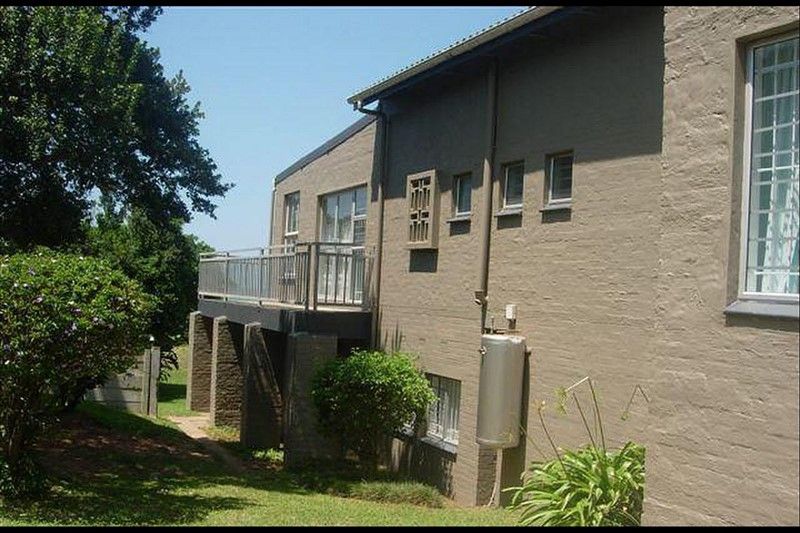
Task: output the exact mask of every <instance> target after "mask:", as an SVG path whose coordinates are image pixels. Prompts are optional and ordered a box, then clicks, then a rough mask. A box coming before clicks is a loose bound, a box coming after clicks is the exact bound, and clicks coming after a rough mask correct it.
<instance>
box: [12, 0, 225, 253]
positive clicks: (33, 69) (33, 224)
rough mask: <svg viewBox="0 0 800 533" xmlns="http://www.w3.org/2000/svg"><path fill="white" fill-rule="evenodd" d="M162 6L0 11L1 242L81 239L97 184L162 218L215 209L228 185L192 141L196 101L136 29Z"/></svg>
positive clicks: (117, 200)
mask: <svg viewBox="0 0 800 533" xmlns="http://www.w3.org/2000/svg"><path fill="white" fill-rule="evenodd" d="M159 13H160V8H154V7H146V8H140V7H136V6H116V7H97V6H84V7H76V6H35V7H22V6H11V7H7V6H6V7H0V240H5V241H7V242H9V243H11V244H12V245H14V246H16V247H17V248H29V247H31V246H33V245H37V244H39V245H45V246H50V247H63V246H65V245H66V244H68V243H71V242H75V241H79V240H80V239H81V227H82V221H83V220H84V219H85V218H86V216H87V214H88V210H89V207H90V197H91V196H92V194H97V193H98V192H99V193H100V194H102V195H103V196H105V197H106V198H108V199H109V201H111V202H112V203H113V204H114V205H119V206H126V207H137V208H139V209H141V210H143V212H145V213H146V214H147V216H148V218H150V220H152V221H154V222H155V223H159V222H160V221H163V222H164V224H165V225H167V226H168V225H169V224H171V223H172V222H171V221H172V220H173V219H175V218H178V219H181V220H183V221H186V222H188V221H189V220H190V218H191V213H192V212H193V211H194V212H201V213H206V214H208V215H211V216H212V217H213V216H214V210H215V205H214V203H213V202H212V200H213V198H214V197H219V196H222V195H224V194H225V192H226V191H227V190H229V189H230V187H231V186H232V185H230V184H225V183H222V182H221V176H220V174H219V173H218V172H217V167H216V165H215V163H214V161H213V160H212V158H211V157H210V155H209V153H208V151H207V150H206V149H204V148H203V147H201V146H200V144H199V143H198V140H197V136H198V121H199V120H200V119H201V118H202V116H203V114H202V112H201V110H200V106H199V103H196V104H195V105H193V106H190V105H189V104H188V102H187V100H186V95H187V94H188V92H189V90H190V88H189V85H188V83H187V82H186V80H185V79H184V78H183V75H182V73H179V74H178V75H177V76H175V77H174V78H173V79H167V78H166V77H165V76H164V72H163V67H162V66H161V64H160V63H159V60H160V57H159V52H158V50H157V49H155V48H152V47H149V46H147V44H146V43H144V42H143V41H142V40H140V38H139V36H138V35H137V33H136V32H139V31H144V30H146V29H147V27H148V26H149V25H150V24H151V23H152V22H153V20H155V17H156V16H157V15H158V14H159Z"/></svg>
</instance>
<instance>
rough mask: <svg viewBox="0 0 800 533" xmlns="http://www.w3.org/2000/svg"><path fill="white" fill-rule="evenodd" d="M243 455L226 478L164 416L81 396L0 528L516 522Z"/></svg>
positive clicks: (419, 493)
mask: <svg viewBox="0 0 800 533" xmlns="http://www.w3.org/2000/svg"><path fill="white" fill-rule="evenodd" d="M222 432H223V433H225V432H226V430H224V429H223V430H222ZM227 436H228V437H229V438H230V437H231V432H230V431H227ZM227 444H228V445H231V446H232V445H233V444H234V443H233V442H228V443H227ZM247 453H248V454H250V457H251V458H252V459H253V461H252V462H250V463H249V464H248V465H249V468H248V469H247V472H246V473H245V474H242V475H232V474H230V473H229V472H228V471H227V470H226V468H225V466H224V464H223V463H221V462H219V461H218V460H217V459H216V458H215V457H214V456H213V455H211V454H210V453H209V452H208V451H206V450H205V449H204V448H202V447H200V446H199V445H198V444H197V443H196V442H195V441H193V440H192V439H190V438H189V437H187V436H186V435H184V434H183V433H182V432H180V431H179V430H178V429H176V428H175V426H174V425H173V424H172V423H171V422H169V421H167V420H163V419H160V418H147V417H142V416H138V415H135V414H131V413H126V412H123V411H118V410H114V409H110V408H107V407H104V406H102V405H99V404H92V403H88V402H87V403H84V404H82V405H80V406H79V408H78V411H77V412H76V413H73V414H71V415H68V416H66V417H64V419H63V420H62V422H61V425H60V427H59V429H58V431H57V432H53V433H51V434H49V435H48V436H47V438H44V439H42V441H41V442H40V443H39V444H38V445H37V454H38V457H39V460H40V462H41V463H42V465H43V468H44V469H45V471H46V472H47V474H48V477H49V479H50V480H51V483H52V488H51V490H50V493H49V494H48V495H47V496H46V497H44V498H42V499H40V500H38V501H13V502H11V501H5V502H4V501H2V500H0V526H15V525H276V526H277V525H513V524H515V523H516V515H515V514H513V513H510V512H508V511H505V510H502V509H483V508H459V507H455V506H454V504H452V503H448V504H447V505H445V506H444V507H442V508H430V507H424V506H421V505H429V498H430V497H431V494H430V493H427V492H425V491H430V490H431V489H430V487H425V486H424V485H422V486H421V487H422V488H420V487H412V486H410V485H403V484H401V483H397V482H396V481H391V482H387V481H385V480H380V479H378V480H371V481H362V480H361V479H359V476H358V474H357V469H353V468H350V469H349V473H348V474H344V473H342V472H336V471H331V470H326V469H316V468H309V469H305V470H303V471H301V472H300V473H288V472H285V471H283V469H282V468H280V463H281V462H282V461H281V459H282V458H281V454H280V452H279V451H276V450H272V451H269V450H250V451H248V452H247ZM338 494H341V495H347V496H350V497H347V498H344V497H340V496H338ZM359 498H365V499H373V500H374V499H381V500H383V501H365V500H364V499H359ZM398 499H405V500H406V501H410V502H412V503H415V504H416V505H413V504H411V503H396V502H397V500H398Z"/></svg>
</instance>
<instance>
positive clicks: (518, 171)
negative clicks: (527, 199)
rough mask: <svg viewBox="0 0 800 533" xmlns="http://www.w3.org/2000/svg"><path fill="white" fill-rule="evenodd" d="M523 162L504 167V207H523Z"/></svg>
mask: <svg viewBox="0 0 800 533" xmlns="http://www.w3.org/2000/svg"><path fill="white" fill-rule="evenodd" d="M524 168H525V166H524V165H523V164H522V163H514V164H511V165H506V166H505V167H504V171H503V175H504V179H503V208H504V209H506V208H516V207H522V188H523V170H524Z"/></svg>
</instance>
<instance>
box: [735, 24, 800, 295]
mask: <svg viewBox="0 0 800 533" xmlns="http://www.w3.org/2000/svg"><path fill="white" fill-rule="evenodd" d="M799 56H800V54H798V38H797V37H794V38H789V39H786V38H784V39H783V40H779V41H777V42H771V43H768V44H763V45H760V46H754V47H753V48H751V49H750V57H749V62H750V76H749V79H748V98H747V104H748V109H747V117H748V120H749V123H750V124H751V126H750V128H749V132H748V133H749V134H750V139H749V141H750V142H749V145H748V147H747V148H749V157H748V158H747V159H748V163H749V173H748V174H749V175H748V181H749V184H747V185H746V189H745V190H746V192H745V195H744V198H745V205H746V207H745V210H746V211H745V215H746V216H745V227H744V231H743V232H742V240H743V242H742V247H743V250H745V251H746V257H745V258H744V260H743V261H742V263H743V266H744V273H743V274H744V276H743V277H744V290H743V292H744V293H745V294H748V293H749V294H752V295H761V296H763V295H769V296H778V297H781V296H782V297H786V296H791V297H793V298H796V297H797V295H798V292H799V291H798V276H799V275H800V274H799V273H798V230H800V221H799V220H798V219H799V218H800V206H799V205H798V198H799V197H800V177H799V176H798V137H799V136H798V95H799V94H800V93H799V92H798V70H800V68H798V65H799V63H800V60H799V59H798V57H799ZM748 196H749V199H748Z"/></svg>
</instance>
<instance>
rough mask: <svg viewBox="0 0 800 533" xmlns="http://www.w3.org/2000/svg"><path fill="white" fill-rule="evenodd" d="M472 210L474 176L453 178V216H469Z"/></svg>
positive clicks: (465, 175) (467, 175)
mask: <svg viewBox="0 0 800 533" xmlns="http://www.w3.org/2000/svg"><path fill="white" fill-rule="evenodd" d="M471 210H472V175H471V174H462V175H460V176H455V177H454V178H453V215H454V216H456V217H461V216H469V214H470V212H471Z"/></svg>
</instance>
